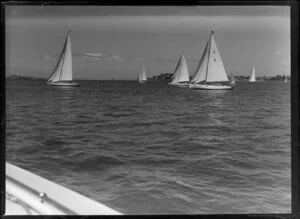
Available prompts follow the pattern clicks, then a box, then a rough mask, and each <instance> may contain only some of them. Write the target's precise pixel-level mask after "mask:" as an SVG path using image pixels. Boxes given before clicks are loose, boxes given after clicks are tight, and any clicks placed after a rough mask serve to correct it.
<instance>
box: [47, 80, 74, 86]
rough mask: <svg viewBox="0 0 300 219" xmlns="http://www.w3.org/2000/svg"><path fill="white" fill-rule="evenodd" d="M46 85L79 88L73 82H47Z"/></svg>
mask: <svg viewBox="0 0 300 219" xmlns="http://www.w3.org/2000/svg"><path fill="white" fill-rule="evenodd" d="M47 84H48V85H51V86H79V84H77V83H75V82H73V81H72V82H47Z"/></svg>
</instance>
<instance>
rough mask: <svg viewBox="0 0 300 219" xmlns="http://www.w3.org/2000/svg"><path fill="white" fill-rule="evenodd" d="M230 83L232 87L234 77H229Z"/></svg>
mask: <svg viewBox="0 0 300 219" xmlns="http://www.w3.org/2000/svg"><path fill="white" fill-rule="evenodd" d="M230 83H231V84H232V85H234V84H235V80H234V76H233V75H231V77H230Z"/></svg>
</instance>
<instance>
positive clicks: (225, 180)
mask: <svg viewBox="0 0 300 219" xmlns="http://www.w3.org/2000/svg"><path fill="white" fill-rule="evenodd" d="M79 83H80V84H81V86H80V87H76V88H62V87H50V86H47V85H45V83H44V82H40V81H25V80H24V81H23V80H16V81H8V82H7V83H6V86H7V88H6V90H7V100H6V102H7V106H6V107H7V108H6V109H7V131H6V132H7V139H6V141H7V143H6V150H7V155H6V157H7V161H9V162H11V163H12V164H16V165H18V166H20V167H22V168H25V169H27V170H30V171H32V172H34V173H36V174H38V175H41V176H43V177H45V178H47V179H50V180H53V181H55V182H57V183H60V184H61V185H64V186H67V187H69V188H71V189H73V190H75V191H78V192H80V193H82V194H85V195H86V196H89V197H91V198H93V199H96V200H98V201H100V202H102V203H104V204H106V205H108V206H111V207H113V208H115V209H116V210H119V211H121V212H122V213H125V214H216V213H230V214H235V213H289V212H291V165H290V162H291V159H290V153H291V149H290V148H291V146H290V144H291V129H290V121H291V114H290V84H289V83H283V82H260V83H256V84H248V83H243V82H240V83H239V82H238V83H237V86H236V88H235V89H234V90H232V91H195V90H190V89H187V88H176V87H169V86H167V82H164V81H156V82H148V83H146V84H138V83H137V82H135V81H79Z"/></svg>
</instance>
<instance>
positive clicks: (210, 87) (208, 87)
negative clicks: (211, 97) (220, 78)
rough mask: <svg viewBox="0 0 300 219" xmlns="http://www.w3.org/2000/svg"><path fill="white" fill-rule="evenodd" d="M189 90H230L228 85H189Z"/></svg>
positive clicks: (230, 87)
mask: <svg viewBox="0 0 300 219" xmlns="http://www.w3.org/2000/svg"><path fill="white" fill-rule="evenodd" d="M189 88H191V89H195V90H232V89H233V87H232V86H230V85H216V84H189Z"/></svg>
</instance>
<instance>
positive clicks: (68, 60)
mask: <svg viewBox="0 0 300 219" xmlns="http://www.w3.org/2000/svg"><path fill="white" fill-rule="evenodd" d="M70 32H71V31H69V32H68V35H67V38H66V41H65V44H64V46H63V49H62V51H61V54H60V56H59V59H58V62H57V64H56V66H55V68H54V71H53V73H52V74H51V76H50V78H49V80H48V81H47V84H49V85H53V86H79V84H77V83H75V82H74V81H73V75H72V51H71V40H70V36H69V35H70Z"/></svg>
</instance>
